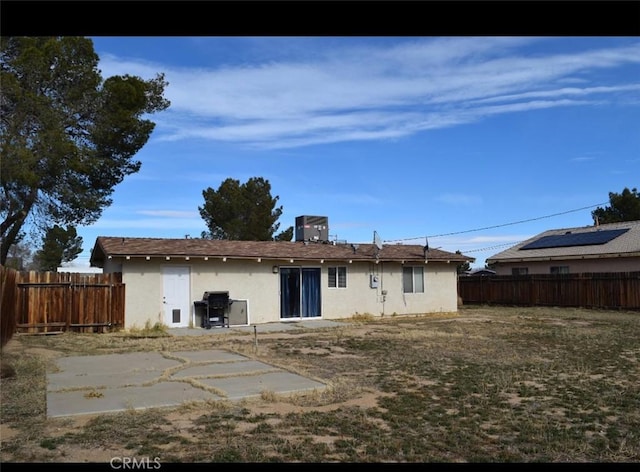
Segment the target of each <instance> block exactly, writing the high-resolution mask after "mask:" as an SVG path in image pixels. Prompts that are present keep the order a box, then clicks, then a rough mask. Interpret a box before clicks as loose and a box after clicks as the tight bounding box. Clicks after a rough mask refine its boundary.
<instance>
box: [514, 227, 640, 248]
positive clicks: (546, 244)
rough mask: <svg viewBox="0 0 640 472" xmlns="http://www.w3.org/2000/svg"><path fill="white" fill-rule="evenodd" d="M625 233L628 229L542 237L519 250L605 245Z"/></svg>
mask: <svg viewBox="0 0 640 472" xmlns="http://www.w3.org/2000/svg"><path fill="white" fill-rule="evenodd" d="M627 231H629V228H624V229H609V230H604V231H590V232H587V233H565V234H553V235H551V236H543V237H541V238H540V239H536V240H535V241H533V242H530V243H529V244H526V245H524V246H522V247H521V248H520V250H527V249H547V248H551V247H571V246H592V245H596V244H605V243H608V242H609V241H611V240H613V239H615V238H617V237H618V236H620V235H621V234H624V233H626V232H627Z"/></svg>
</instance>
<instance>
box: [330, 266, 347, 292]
mask: <svg viewBox="0 0 640 472" xmlns="http://www.w3.org/2000/svg"><path fill="white" fill-rule="evenodd" d="M332 271H333V272H334V275H333V285H332V280H331V279H332V276H331V272H332ZM341 272H342V277H341V274H340V273H341ZM327 286H328V287H329V288H330V289H344V288H347V266H329V267H327Z"/></svg>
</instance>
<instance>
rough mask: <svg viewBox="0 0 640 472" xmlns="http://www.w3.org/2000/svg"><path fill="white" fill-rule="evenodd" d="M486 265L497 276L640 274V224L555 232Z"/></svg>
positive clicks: (527, 243) (608, 225)
mask: <svg viewBox="0 0 640 472" xmlns="http://www.w3.org/2000/svg"><path fill="white" fill-rule="evenodd" d="M486 262H487V265H489V266H490V267H491V269H493V270H495V271H496V275H527V274H578V273H585V272H636V271H640V221H625V222H622V223H609V224H602V225H597V226H584V227H578V228H564V229H551V230H548V231H545V232H543V233H540V234H538V235H537V236H534V237H533V238H530V239H528V240H526V241H524V242H522V243H520V244H517V245H515V246H513V247H511V248H509V249H507V250H506V251H502V252H499V253H498V254H495V255H494V256H491V257H489V258H488V259H487V260H486Z"/></svg>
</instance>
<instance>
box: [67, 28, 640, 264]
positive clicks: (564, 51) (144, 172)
mask: <svg viewBox="0 0 640 472" xmlns="http://www.w3.org/2000/svg"><path fill="white" fill-rule="evenodd" d="M92 39H93V41H94V47H95V50H96V52H97V54H98V55H99V57H100V69H101V71H102V75H103V77H104V78H106V77H109V76H111V75H116V74H132V75H139V76H141V77H143V78H152V77H154V76H155V74H156V73H159V72H162V73H164V74H165V76H166V79H167V81H168V82H169V86H168V88H167V89H166V94H165V95H166V97H167V98H168V99H169V100H170V101H171V107H170V108H169V109H168V110H166V111H164V112H162V113H159V114H155V115H153V116H151V117H150V118H151V119H152V120H153V121H154V122H156V129H155V131H154V132H153V134H152V136H151V138H150V140H149V141H148V143H147V144H146V145H145V146H144V147H143V149H142V150H141V151H140V152H139V153H138V154H137V155H136V158H137V159H139V160H140V161H141V162H142V168H141V170H140V172H138V173H136V174H133V175H130V176H128V177H126V178H125V180H124V181H123V182H122V183H121V184H120V185H118V186H117V187H116V189H115V192H114V194H113V204H112V205H111V206H110V207H108V208H107V209H105V211H104V212H103V214H102V216H101V218H100V219H99V220H98V221H97V222H96V223H95V224H93V225H91V226H86V227H79V228H78V234H79V236H82V238H83V248H84V252H83V253H82V254H81V255H80V257H79V258H78V259H77V260H76V261H75V262H76V263H78V264H81V265H82V264H88V259H89V256H90V251H91V249H92V247H93V245H94V243H95V239H96V237H97V236H129V237H130V236H142V237H184V236H185V235H190V236H192V237H197V236H199V235H200V233H201V232H202V231H203V230H205V229H206V227H205V224H204V221H203V220H202V218H201V217H200V214H199V211H198V207H199V206H202V205H203V203H204V200H203V196H202V192H203V190H205V189H207V188H208V187H211V188H213V189H217V188H218V187H219V185H220V184H221V183H222V182H223V181H224V180H225V179H227V178H233V179H237V180H240V181H241V183H244V182H246V181H247V180H248V179H249V178H251V177H263V178H265V179H267V180H268V181H269V182H270V184H271V189H272V195H273V196H278V197H279V201H278V203H279V204H280V205H282V207H283V214H282V217H281V218H280V220H279V222H280V225H281V226H280V229H281V230H282V229H285V228H287V227H289V226H292V225H294V224H295V218H296V217H297V216H300V215H320V216H327V217H328V219H329V235H330V238H334V239H338V240H346V241H348V242H360V243H366V242H372V241H373V234H374V231H375V232H377V233H378V234H379V235H380V237H381V238H382V240H383V241H384V242H385V243H387V244H395V243H416V244H424V242H425V239H426V238H428V242H429V245H430V246H431V247H438V248H441V249H444V250H448V251H451V252H455V251H457V250H460V251H461V252H463V253H464V254H467V255H469V256H471V257H475V258H476V262H475V263H474V264H472V265H473V266H474V267H483V266H484V263H485V259H486V258H488V257H490V256H491V255H493V254H496V253H497V252H500V251H502V250H504V249H506V248H507V247H509V246H511V245H513V244H516V243H518V242H520V241H522V240H524V239H527V238H529V237H531V236H533V235H535V234H537V233H539V232H542V231H545V230H547V229H552V228H565V227H574V226H587V225H591V224H593V221H592V219H591V211H592V210H593V209H595V208H596V207H597V206H605V205H607V204H608V201H609V192H616V193H619V192H621V191H622V190H623V188H625V187H628V188H633V187H640V185H639V184H640V182H639V179H638V176H640V127H639V124H640V38H638V37H549V38H547V37H505V36H502V37H484V36H483V37H331V36H324V37H204V36H198V37H175V36H174V37H117V36H110V37H93V38H92Z"/></svg>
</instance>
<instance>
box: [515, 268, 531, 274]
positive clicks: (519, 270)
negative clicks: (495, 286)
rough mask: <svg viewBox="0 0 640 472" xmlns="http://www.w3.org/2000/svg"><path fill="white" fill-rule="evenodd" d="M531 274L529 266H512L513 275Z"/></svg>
mask: <svg viewBox="0 0 640 472" xmlns="http://www.w3.org/2000/svg"><path fill="white" fill-rule="evenodd" d="M527 274H529V269H528V268H527V267H512V268H511V275H527Z"/></svg>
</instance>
